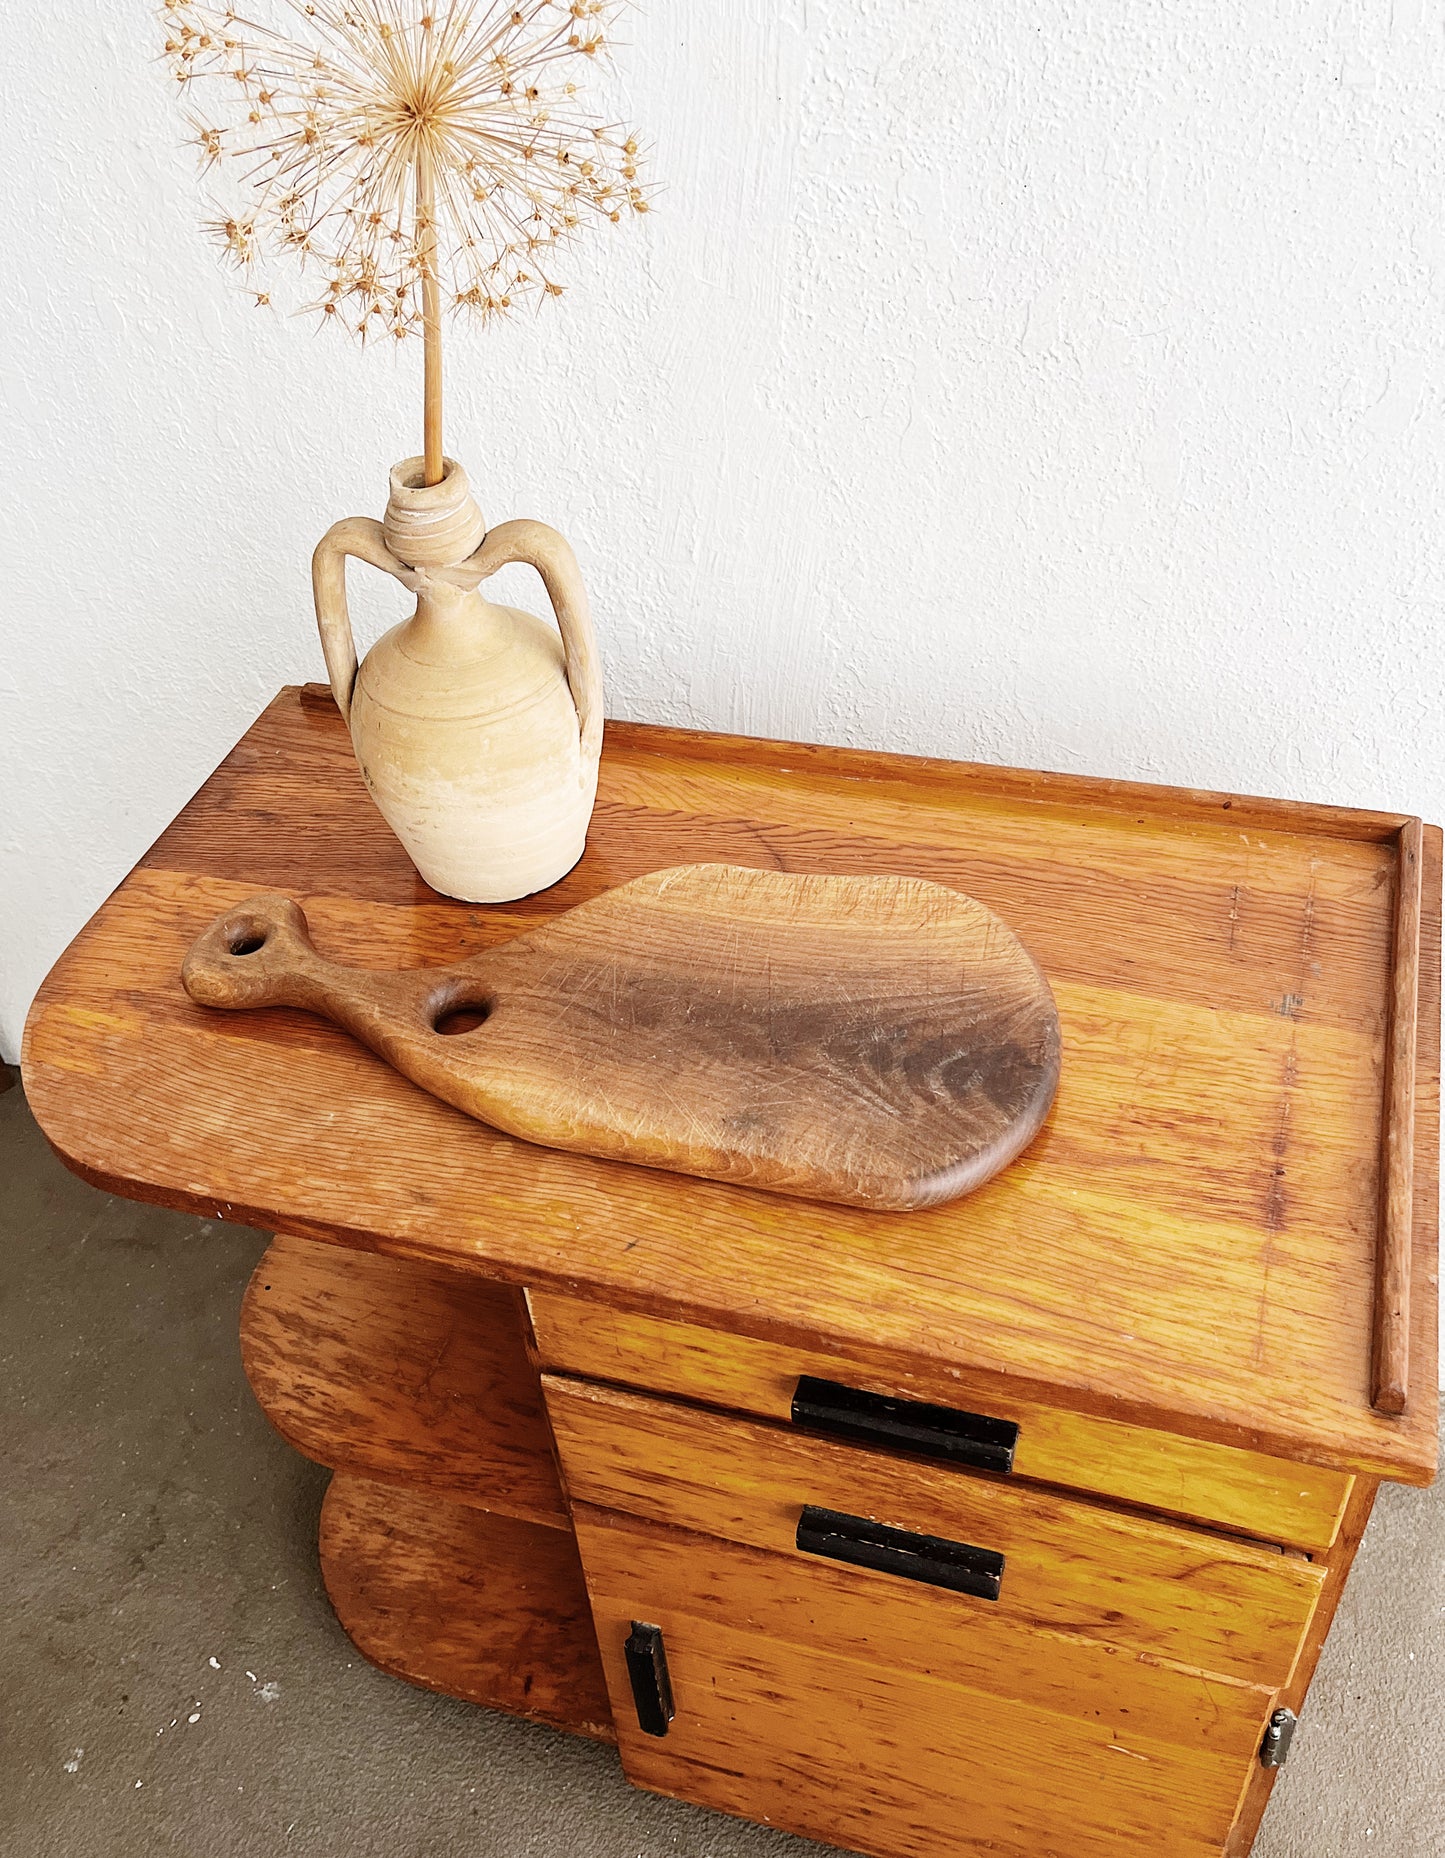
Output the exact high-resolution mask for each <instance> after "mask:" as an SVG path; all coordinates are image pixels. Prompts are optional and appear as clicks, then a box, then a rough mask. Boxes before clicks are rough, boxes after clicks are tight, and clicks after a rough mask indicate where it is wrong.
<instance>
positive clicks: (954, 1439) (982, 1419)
mask: <svg viewBox="0 0 1445 1858" xmlns="http://www.w3.org/2000/svg"><path fill="white" fill-rule="evenodd" d="M793 1424H794V1425H795V1426H811V1427H813V1428H814V1430H816V1431H818V1432H831V1433H834V1434H836V1435H837V1437H838V1438H840V1439H857V1440H858V1441H859V1443H860V1444H863V1445H882V1446H886V1447H888V1448H890V1449H891V1450H893V1451H896V1452H922V1453H924V1454H925V1455H926V1456H928V1457H930V1458H949V1459H952V1460H953V1462H954V1463H955V1464H971V1465H977V1466H978V1468H979V1469H980V1470H981V1471H1012V1469H1013V1462H1014V1447H1015V1446H1016V1445H1017V1444H1018V1436H1019V1429H1018V1427H1017V1426H1016V1425H1015V1424H1014V1423H1013V1421H1012V1420H1011V1419H990V1418H988V1416H987V1415H986V1414H984V1413H961V1412H958V1411H956V1410H955V1409H954V1408H953V1407H951V1406H929V1405H927V1404H926V1403H925V1402H924V1401H922V1400H895V1399H892V1398H891V1397H890V1396H889V1395H888V1394H877V1393H865V1392H864V1391H863V1389H862V1388H861V1387H845V1386H844V1385H843V1384H842V1382H841V1381H820V1380H816V1379H814V1377H813V1376H812V1375H811V1374H805V1375H803V1376H802V1378H801V1379H800V1380H799V1382H798V1391H797V1392H796V1393H795V1394H794V1395H793Z"/></svg>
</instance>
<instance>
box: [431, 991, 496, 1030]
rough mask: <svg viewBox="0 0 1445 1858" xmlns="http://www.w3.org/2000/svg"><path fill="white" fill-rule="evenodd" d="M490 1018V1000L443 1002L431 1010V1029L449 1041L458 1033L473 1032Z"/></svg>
mask: <svg viewBox="0 0 1445 1858" xmlns="http://www.w3.org/2000/svg"><path fill="white" fill-rule="evenodd" d="M491 1016H492V1003H491V1001H490V1000H445V1001H443V1002H442V1004H441V1006H440V1007H437V1008H435V1009H434V1010H433V1014H432V1022H431V1029H432V1031H433V1032H439V1033H440V1034H441V1036H442V1037H443V1038H444V1039H451V1038H455V1037H456V1036H457V1034H458V1033H462V1032H475V1031H476V1029H477V1027H478V1026H480V1025H483V1024H484V1023H485V1022H486V1021H487V1020H488V1019H490V1018H491Z"/></svg>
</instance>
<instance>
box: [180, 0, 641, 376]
mask: <svg viewBox="0 0 1445 1858" xmlns="http://www.w3.org/2000/svg"><path fill="white" fill-rule="evenodd" d="M269 3H270V5H271V7H272V9H273V11H280V12H285V13H289V14H291V15H293V16H295V17H296V19H297V21H298V24H299V26H300V36H298V37H296V38H292V37H288V36H287V35H286V33H284V32H282V31H279V30H273V29H272V28H271V27H269V26H264V25H258V24H255V23H253V22H252V21H250V20H248V19H245V18H243V17H241V16H240V15H239V14H238V13H237V12H236V11H235V10H234V9H233V8H232V7H230V6H225V7H218V6H216V5H214V4H211V0H160V11H161V15H162V18H163V20H164V22H165V28H166V36H165V40H164V44H165V52H166V56H167V58H168V60H169V62H170V64H171V68H172V71H173V73H174V75H175V77H176V79H177V81H178V83H179V84H181V85H182V86H184V87H185V88H186V90H187V95H188V96H190V95H192V94H194V93H193V92H192V90H191V86H193V85H194V84H195V83H198V82H199V83H200V84H201V85H202V87H203V89H204V90H205V91H206V92H207V94H208V95H209V96H210V97H211V99H212V101H213V102H214V104H215V106H216V108H215V110H214V113H213V115H212V113H209V112H208V120H207V121H206V122H205V123H204V124H202V123H200V122H193V123H192V128H193V130H194V145H195V146H196V148H197V149H198V152H199V154H200V157H201V160H202V164H203V166H205V167H206V168H207V169H212V170H214V169H216V168H218V167H219V168H220V171H221V172H229V173H230V174H232V175H234V176H235V177H236V179H237V180H238V182H239V187H240V191H241V194H242V197H243V200H244V204H243V205H242V204H238V205H237V206H236V207H233V208H232V209H230V210H229V211H226V212H220V213H219V214H218V217H217V218H216V219H214V220H208V221H207V222H206V224H207V230H208V231H209V232H210V233H211V234H212V236H213V237H214V238H215V239H216V240H217V241H218V243H220V244H221V246H222V247H223V249H224V251H225V254H226V256H227V258H228V260H229V261H230V262H231V263H233V264H236V265H241V266H244V267H246V268H247V269H249V268H251V267H252V266H253V265H255V264H256V263H257V262H258V261H259V260H260V259H262V258H263V257H264V256H266V255H267V254H276V253H281V252H291V253H293V254H295V255H296V256H297V257H299V258H300V259H301V260H302V262H303V264H305V265H306V266H307V267H308V268H309V269H311V270H313V271H315V272H317V273H318V274H319V278H320V283H321V293H320V295H319V296H318V297H317V298H316V299H315V300H314V301H313V302H312V303H311V304H310V305H309V306H308V307H309V308H311V309H312V310H313V311H315V312H316V313H317V314H318V315H319V316H320V317H321V319H322V321H323V322H327V321H329V322H331V323H332V324H334V325H341V326H344V327H347V328H349V329H352V330H354V331H355V332H356V333H358V334H360V335H362V336H363V337H364V336H365V334H366V332H367V330H368V329H370V328H378V327H382V326H385V327H386V328H389V329H390V331H391V333H392V334H393V335H395V336H396V337H398V339H399V338H401V337H403V336H405V335H408V334H410V333H412V332H414V331H416V330H419V328H420V326H421V320H422V292H421V291H420V290H419V289H416V288H413V287H414V286H415V285H416V284H417V283H418V282H419V281H420V279H421V277H422V275H423V273H424V272H425V271H426V270H427V269H428V267H429V265H431V264H433V263H434V264H435V269H436V272H437V275H438V278H439V281H440V283H441V285H442V290H443V298H444V301H447V302H450V303H451V305H452V306H453V309H454V310H455V311H456V312H457V313H462V312H466V313H468V314H472V315H478V316H481V317H483V318H489V317H491V316H495V315H500V314H502V313H504V312H505V311H506V310H508V309H510V308H511V307H512V306H513V303H514V302H515V301H519V300H520V299H521V298H522V297H523V296H527V295H534V294H535V295H536V296H538V297H539V298H541V297H556V296H560V295H561V294H562V289H563V287H562V286H561V285H560V284H557V283H555V282H553V281H552V280H551V279H549V278H543V277H541V276H540V275H539V274H537V272H536V270H535V267H534V266H533V267H530V268H526V269H523V268H519V267H518V265H517V262H516V261H517V260H518V258H520V257H522V256H523V255H524V254H527V253H535V252H537V251H538V250H539V249H543V248H546V247H548V246H551V245H553V244H555V243H557V242H558V241H559V240H562V239H565V238H566V237H568V236H569V235H572V234H573V233H575V232H576V230H577V229H578V227H579V226H580V224H581V223H582V221H583V219H584V218H585V217H588V216H591V217H595V218H596V219H599V220H607V221H611V222H612V223H614V224H615V223H617V221H618V220H619V219H620V218H621V212H620V210H619V204H618V203H619V202H620V201H625V202H626V203H627V204H629V205H630V206H631V208H632V209H633V211H634V212H638V213H641V212H644V211H646V210H647V206H648V201H647V195H646V191H645V189H644V187H643V186H642V185H641V184H640V182H639V179H638V163H639V150H638V144H637V141H636V138H635V137H633V136H631V135H627V134H626V133H625V132H623V131H619V130H617V129H615V128H614V127H612V126H611V125H609V124H608V123H606V122H604V121H602V120H601V119H600V118H598V117H595V116H593V115H592V114H590V113H589V112H588V111H587V110H586V108H585V107H584V106H583V105H582V104H581V102H580V101H578V100H577V99H578V96H579V86H578V84H577V82H576V81H575V80H573V79H572V78H571V77H570V76H568V69H569V67H571V68H573V69H576V68H577V60H578V59H594V58H596V57H597V55H598V54H599V53H600V52H602V51H603V50H604V48H605V45H606V39H607V32H608V29H609V28H610V26H611V24H612V22H613V20H614V19H615V18H616V16H617V14H618V13H619V11H620V10H621V8H622V6H623V5H624V4H625V0H304V3H303V0H269ZM228 103H229V104H230V105H231V106H233V107H232V108H231V109H229V110H228V108H227V107H226V106H227V104H228ZM213 122H214V123H215V125H216V126H213ZM578 143H581V144H582V145H583V146H585V147H586V148H587V150H588V157H587V159H585V160H579V159H578V158H577V156H576V154H575V153H574V149H575V146H576V145H577V144H578ZM423 166H425V167H426V168H428V169H429V171H430V173H431V175H432V176H433V179H434V188H435V202H436V211H435V218H434V221H433V220H432V219H429V218H428V216H427V215H426V214H425V213H422V212H419V211H418V208H417V197H418V189H417V175H418V172H419V170H420V169H421V168H422V167H423ZM433 244H434V247H435V251H434V257H433V252H432V247H433ZM254 294H255V296H256V300H257V302H258V303H260V302H269V301H270V293H269V291H266V290H257V291H256V292H255V293H254Z"/></svg>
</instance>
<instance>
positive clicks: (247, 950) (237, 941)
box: [231, 931, 266, 955]
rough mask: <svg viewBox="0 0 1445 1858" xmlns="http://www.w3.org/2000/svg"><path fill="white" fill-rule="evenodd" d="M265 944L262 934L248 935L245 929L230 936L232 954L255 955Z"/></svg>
mask: <svg viewBox="0 0 1445 1858" xmlns="http://www.w3.org/2000/svg"><path fill="white" fill-rule="evenodd" d="M265 946H266V938H265V936H264V935H248V934H246V933H245V931H242V933H241V934H240V935H238V936H235V937H233V938H232V941H231V953H232V954H233V955H255V954H258V953H259V952H260V950H261V949H263V948H264V947H265Z"/></svg>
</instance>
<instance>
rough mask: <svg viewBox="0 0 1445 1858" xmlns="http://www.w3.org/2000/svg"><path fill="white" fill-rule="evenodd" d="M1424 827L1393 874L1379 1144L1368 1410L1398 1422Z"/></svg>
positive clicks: (1405, 1331)
mask: <svg viewBox="0 0 1445 1858" xmlns="http://www.w3.org/2000/svg"><path fill="white" fill-rule="evenodd" d="M1422 840H1423V827H1422V825H1421V822H1420V821H1419V820H1418V819H1411V820H1407V821H1406V823H1405V824H1404V825H1403V826H1402V827H1401V828H1400V832H1399V836H1398V841H1397V844H1398V852H1397V859H1396V867H1395V916H1394V948H1393V957H1392V962H1391V990H1390V1025H1389V1033H1388V1043H1387V1046H1386V1055H1385V1106H1384V1120H1383V1126H1382V1129H1381V1141H1380V1243H1379V1252H1378V1260H1377V1274H1376V1282H1375V1323H1374V1353H1373V1361H1372V1364H1371V1391H1370V1403H1371V1405H1372V1406H1373V1407H1374V1408H1375V1410H1376V1411H1377V1412H1380V1413H1389V1414H1392V1415H1396V1416H1398V1415H1399V1414H1402V1413H1403V1412H1404V1411H1405V1408H1406V1406H1407V1404H1408V1402H1409V1394H1410V1255H1411V1240H1412V1237H1413V1231H1414V1193H1415V1052H1416V1041H1417V1038H1418V1032H1419V1017H1420V902H1421V852H1422Z"/></svg>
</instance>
